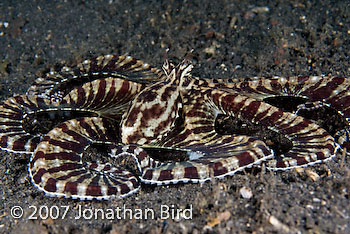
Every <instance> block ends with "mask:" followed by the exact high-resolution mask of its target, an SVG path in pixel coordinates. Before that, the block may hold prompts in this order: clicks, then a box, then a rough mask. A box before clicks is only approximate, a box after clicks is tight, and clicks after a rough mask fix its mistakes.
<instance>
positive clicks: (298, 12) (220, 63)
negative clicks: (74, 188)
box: [0, 0, 350, 233]
mask: <svg viewBox="0 0 350 234" xmlns="http://www.w3.org/2000/svg"><path fill="white" fill-rule="evenodd" d="M48 2H49V1H47V2H45V1H43V2H41V1H33V2H31V1H8V2H5V3H4V2H2V3H0V21H2V22H8V26H7V28H6V27H5V25H6V23H5V24H2V25H1V27H0V32H1V34H0V35H1V36H0V52H1V53H0V54H1V59H0V80H1V81H0V95H1V99H2V100H4V99H6V98H8V97H10V96H12V95H13V94H15V93H17V94H18V93H19V94H23V93H24V92H25V91H26V89H27V88H28V87H29V85H30V84H31V83H32V82H33V80H34V79H35V78H36V77H38V76H40V74H42V73H43V72H44V71H45V70H47V69H48V68H49V67H50V66H53V65H55V64H58V63H68V64H70V65H74V64H76V63H77V62H80V61H82V60H83V59H85V58H91V57H94V56H98V55H104V54H129V55H131V56H133V57H135V58H139V59H142V60H144V61H146V62H147V63H150V64H153V65H154V66H157V67H161V65H162V63H163V53H164V50H165V49H166V48H169V49H170V51H169V53H168V57H169V58H170V59H172V60H173V61H174V62H179V61H181V60H182V59H183V57H184V55H185V54H186V52H188V51H189V50H191V49H194V51H193V58H192V60H193V62H194V64H195V69H194V71H193V74H194V75H197V76H200V77H251V76H271V75H279V76H292V75H302V76H304V75H321V74H325V75H326V74H332V75H339V76H348V75H349V73H350V70H349V68H350V65H349V61H350V58H349V51H350V40H349V37H350V28H349V25H350V22H349V21H350V4H349V1H283V3H274V2H277V1H185V2H182V1H173V0H169V1H164V2H160V1H159V2H158V1H152V2H151V3H148V4H146V3H144V2H143V1H113V0H111V1H74V3H70V2H69V1H68V2H67V1H58V2H55V3H48ZM72 2H73V1H72ZM108 2H109V3H108ZM237 65H239V66H237ZM1 156H2V157H1V163H0V177H1V178H2V179H1V182H0V183H1V186H0V192H1V194H2V202H1V205H0V232H4V233H5V232H11V231H12V232H14V233H17V232H21V233H81V232H89V233H123V232H133V233H134V232H149V233H172V232H177V233H187V232H192V233H199V232H214V233H223V232H234V233H245V232H255V233H270V232H275V233H277V232H290V233H294V232H302V233H305V232H309V233H327V232H332V233H349V232H350V221H349V217H350V205H349V193H350V182H349V181H350V169H349V158H345V161H344V164H343V166H341V156H340V155H338V156H337V157H336V158H335V159H334V160H332V161H330V162H327V163H324V164H320V165H316V166H313V167H309V168H308V169H307V170H306V171H307V172H308V173H309V174H310V171H311V172H314V173H317V174H318V175H319V176H320V177H319V179H318V180H316V181H313V179H312V177H311V176H309V174H308V173H306V171H304V172H297V171H296V170H290V171H281V172H269V171H265V170H262V171H261V170H258V169H252V170H247V171H244V172H242V173H238V174H236V175H234V176H232V177H228V178H225V179H223V180H215V181H212V182H208V183H204V184H180V185H172V186H161V187H154V186H143V187H142V188H141V190H140V192H138V193H137V194H135V195H133V196H130V197H128V198H125V199H122V200H112V201H77V200H71V199H58V198H51V197H48V196H45V195H44V194H43V193H42V192H40V191H38V190H37V189H36V188H35V187H34V186H33V185H32V184H31V183H30V180H29V177H28V172H27V163H28V161H29V157H28V156H27V155H15V154H10V153H7V152H4V151H1ZM244 186H245V187H247V188H249V189H251V191H252V194H253V196H252V197H251V198H250V199H247V198H243V197H242V196H241V195H240V192H239V191H240V189H241V188H242V187H244ZM123 205H125V208H128V209H131V210H133V211H135V209H137V208H139V209H145V208H150V209H153V210H154V212H155V214H156V216H157V217H155V219H147V220H146V219H141V220H137V219H133V220H129V219H120V220H118V219H114V220H107V219H106V218H105V219H102V218H101V217H100V218H99V219H97V220H96V219H94V218H92V219H89V220H88V219H84V218H80V219H75V217H76V216H77V215H78V208H79V207H80V206H81V207H83V209H85V210H86V209H103V210H104V211H107V209H116V208H118V207H119V208H120V209H123V208H124V207H123ZM161 205H168V206H171V205H173V206H174V208H189V207H191V206H192V212H193V213H192V219H190V220H185V219H179V220H177V219H175V220H174V219H167V220H162V219H160V218H159V215H160V206H161ZM13 206H21V207H22V208H23V209H24V215H23V217H22V218H19V219H15V218H13V217H12V216H11V215H10V214H11V208H12V207H13ZM30 206H35V207H37V208H38V209H39V208H40V207H41V206H47V207H48V208H49V209H51V210H54V208H55V207H58V208H59V209H60V212H61V213H60V215H61V216H60V217H59V218H58V219H54V217H53V218H49V219H40V218H38V219H36V220H30V219H29V216H30V215H31V213H33V211H34V208H31V207H30ZM63 206H68V208H69V210H68V212H67V214H66V216H65V218H64V219H61V218H62V213H63V211H64V207H63ZM41 210H42V214H44V215H45V208H42V209H41ZM38 212H39V211H37V213H36V214H35V215H34V217H38V216H39V214H38ZM43 218H45V217H43Z"/></svg>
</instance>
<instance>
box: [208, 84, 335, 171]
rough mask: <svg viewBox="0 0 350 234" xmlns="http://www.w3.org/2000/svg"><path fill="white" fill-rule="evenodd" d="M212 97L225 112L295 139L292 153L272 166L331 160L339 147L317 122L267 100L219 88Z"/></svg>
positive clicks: (300, 164) (281, 157) (280, 167)
mask: <svg viewBox="0 0 350 234" xmlns="http://www.w3.org/2000/svg"><path fill="white" fill-rule="evenodd" d="M210 98H211V99H212V101H213V103H214V104H215V105H217V106H218V107H219V108H220V109H221V110H222V111H223V112H224V113H227V114H229V115H233V116H237V117H238V118H242V119H246V120H249V121H251V122H252V123H254V124H256V125H263V126H265V127H267V128H268V129H270V130H272V131H276V132H279V133H281V134H282V135H284V136H286V137H287V138H288V139H289V140H290V141H291V142H292V148H291V149H290V150H289V151H288V152H286V153H284V154H282V155H280V156H279V157H277V158H276V157H275V159H274V160H270V161H269V162H268V167H269V168H270V169H276V170H278V169H288V168H293V167H299V166H307V165H310V164H314V163H317V162H321V161H324V160H328V159H330V158H332V157H333V156H335V154H336V152H337V150H338V148H339V146H338V144H337V143H336V142H335V140H334V138H333V137H332V136H331V135H330V134H329V133H327V132H326V131H325V130H324V129H323V128H321V127H320V126H318V125H317V124H315V123H313V122H312V121H309V120H307V119H305V118H303V117H300V116H297V115H295V114H292V113H289V112H284V111H282V110H281V109H279V108H276V107H274V106H272V105H269V104H267V103H264V102H261V101H258V100H256V99H253V98H249V97H247V96H242V95H239V94H230V93H225V92H222V91H219V90H214V91H212V90H210Z"/></svg>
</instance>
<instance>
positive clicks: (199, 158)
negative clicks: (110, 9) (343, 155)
mask: <svg viewBox="0 0 350 234" xmlns="http://www.w3.org/2000/svg"><path fill="white" fill-rule="evenodd" d="M163 69H164V71H163V72H161V71H160V70H158V69H156V68H153V67H151V66H150V65H148V64H145V63H143V62H142V61H140V60H136V59H134V58H132V57H129V56H116V55H107V56H101V57H97V58H93V59H90V60H86V61H84V62H82V63H81V64H78V65H77V66H75V67H67V66H64V67H63V68H62V69H61V70H52V71H50V72H49V73H47V74H45V75H44V76H43V77H41V78H38V79H37V80H36V81H35V83H34V84H33V86H31V87H30V88H29V90H28V91H27V95H20V96H15V97H12V98H9V99H8V100H5V101H3V102H2V103H1V104H0V147H1V148H2V149H5V150H8V151H11V152H18V153H28V154H31V159H30V164H29V173H30V177H31V179H32V181H33V183H34V185H35V186H36V187H37V188H39V189H40V190H42V191H44V192H45V193H46V194H48V195H51V196H64V197H71V198H79V199H94V198H95V199H109V198H113V197H124V196H127V195H129V194H131V193H133V192H135V191H137V190H138V189H139V187H140V182H142V183H154V184H158V185H161V184H168V183H177V182H189V181H191V182H203V181H206V180H210V179H211V178H222V177H224V176H227V175H233V174H234V173H236V172H237V171H240V170H243V169H244V168H246V167H252V166H255V165H260V164H261V163H265V164H266V166H267V168H269V169H271V170H283V169H289V168H295V167H301V166H308V165H312V164H314V163H318V162H322V161H326V160H328V159H330V158H332V157H334V156H335V155H336V153H337V152H338V151H339V150H345V151H346V152H349V149H350V144H349V135H350V134H349V128H350V127H349V117H350V107H349V106H350V91H349V87H350V82H349V80H348V79H346V78H339V77H322V76H320V77H318V76H317V77H315V76H312V77H291V78H279V77H273V78H253V79H244V80H243V81H240V82H236V83H228V82H226V81H225V80H204V79H200V78H197V77H193V76H191V74H190V71H191V69H192V65H191V64H190V63H189V62H188V61H187V60H185V61H183V62H182V63H180V64H179V65H178V66H174V65H172V64H170V63H168V62H166V63H165V65H164V67H163ZM288 98H291V100H292V101H291V102H292V104H291V103H288ZM293 98H295V100H296V99H297V100H298V105H295V106H294V107H293V108H294V109H293V108H289V107H288V108H284V106H287V105H292V106H293V100H294V99H293ZM276 103H277V104H276ZM322 108H323V109H326V110H325V111H324V112H325V113H326V115H327V116H329V115H339V116H336V119H337V122H339V123H337V127H334V129H335V130H328V128H326V127H324V126H322V124H321V126H320V125H319V123H320V121H318V120H314V119H312V118H311V119H307V117H308V116H310V115H307V114H303V112H305V110H310V109H312V111H316V112H317V111H319V110H321V109H322ZM223 115H224V116H227V118H233V119H235V120H236V121H238V122H239V123H241V122H244V124H243V125H248V126H249V127H248V128H247V129H250V131H251V132H254V131H256V129H260V131H262V133H265V132H266V133H268V132H272V134H275V135H276V134H278V135H279V136H280V137H282V138H285V139H287V141H289V142H290V145H291V146H290V147H289V148H287V149H286V150H284V151H283V152H282V153H278V152H277V151H275V150H274V148H273V147H272V148H271V146H273V144H271V142H270V140H266V137H265V136H261V135H254V134H253V133H252V134H250V133H249V131H248V134H244V135H241V134H238V133H236V132H231V133H230V134H222V133H220V132H219V131H218V129H217V126H216V124H217V123H216V122H217V121H218V118H219V116H223ZM243 125H242V127H244V126H243ZM252 129H255V130H252ZM261 129H262V130H261ZM278 143H279V142H275V143H274V144H278ZM102 145H103V146H104V151H106V155H105V156H98V155H96V157H98V158H94V157H93V158H89V156H88V155H87V153H86V151H87V150H88V149H89V148H90V147H95V146H102ZM97 148H98V147H97ZM150 149H155V150H158V151H159V152H161V153H160V154H162V152H163V151H164V152H165V151H167V152H168V151H172V154H171V155H172V156H171V157H166V156H162V155H158V156H155V157H153V156H154V155H152V154H150V153H149V150H150ZM177 154H178V155H182V156H181V157H180V156H179V157H178V156H177ZM183 155H185V157H184V156H183ZM164 157H165V159H164ZM174 157H175V158H174Z"/></svg>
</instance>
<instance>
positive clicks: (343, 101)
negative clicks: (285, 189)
mask: <svg viewBox="0 0 350 234" xmlns="http://www.w3.org/2000/svg"><path fill="white" fill-rule="evenodd" d="M213 85H214V84H213ZM214 86H220V87H221V88H225V89H232V90H234V91H237V92H240V93H242V94H243V95H246V96H249V97H253V98H255V99H258V100H261V101H265V102H269V103H271V102H270V101H273V98H276V101H274V103H276V102H278V103H279V105H278V107H280V108H283V107H285V106H287V105H288V104H287V103H286V101H284V100H285V97H294V98H299V99H295V100H293V99H292V100H291V102H292V103H294V105H295V103H297V104H298V103H299V104H300V105H296V106H295V107H294V111H295V112H298V111H299V110H303V109H311V111H312V112H314V111H318V110H319V109H321V108H323V107H330V108H332V109H334V110H335V111H336V115H339V116H340V118H343V120H342V121H340V122H342V123H341V125H342V126H341V129H338V130H336V131H335V132H334V133H333V136H336V138H337V141H338V143H339V144H340V145H341V147H342V148H343V149H346V151H347V152H348V153H349V152H350V137H349V135H350V80H349V79H348V78H344V77H333V76H307V77H287V78H284V77H273V78H260V79H253V80H249V79H248V80H246V81H242V82H237V83H232V84H229V83H225V84H216V85H214ZM278 103H276V104H278ZM272 104H273V103H272ZM309 106H311V107H309ZM287 111H293V109H290V110H288V109H287ZM304 115H305V114H304ZM306 115H307V114H306ZM309 115H310V114H309ZM333 115H334V114H333ZM329 118H330V117H329V115H328V116H326V117H324V119H329ZM338 119H339V118H338ZM337 122H339V120H337ZM330 124H331V123H328V122H326V123H325V124H324V125H325V126H322V127H325V128H327V127H328V125H330Z"/></svg>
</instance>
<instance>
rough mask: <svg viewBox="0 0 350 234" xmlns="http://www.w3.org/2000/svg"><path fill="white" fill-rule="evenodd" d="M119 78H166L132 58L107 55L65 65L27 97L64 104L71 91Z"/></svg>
mask: <svg viewBox="0 0 350 234" xmlns="http://www.w3.org/2000/svg"><path fill="white" fill-rule="evenodd" d="M108 77H111V78H118V79H123V80H129V81H132V82H137V83H144V84H149V83H154V82H157V81H159V80H162V79H164V78H165V76H164V75H163V73H162V72H161V71H160V70H158V69H157V68H154V67H152V66H150V65H149V64H147V63H144V62H143V61H141V60H137V59H135V58H132V57H130V56H118V55H105V56H99V57H96V58H92V59H89V60H84V61H83V62H82V63H80V64H78V65H77V66H73V67H67V66H64V67H62V68H61V70H59V71H55V70H53V69H51V71H50V72H48V73H46V74H44V75H43V77H39V78H37V79H36V80H35V82H34V83H33V85H32V86H31V87H30V88H29V89H28V91H27V95H31V96H32V95H35V96H40V97H44V98H49V99H52V100H55V101H60V100H61V99H62V98H63V97H64V96H65V95H66V94H67V93H68V92H69V91H70V90H71V89H73V88H74V87H77V86H81V85H83V84H84V83H87V82H91V81H93V80H98V79H104V78H108Z"/></svg>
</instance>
